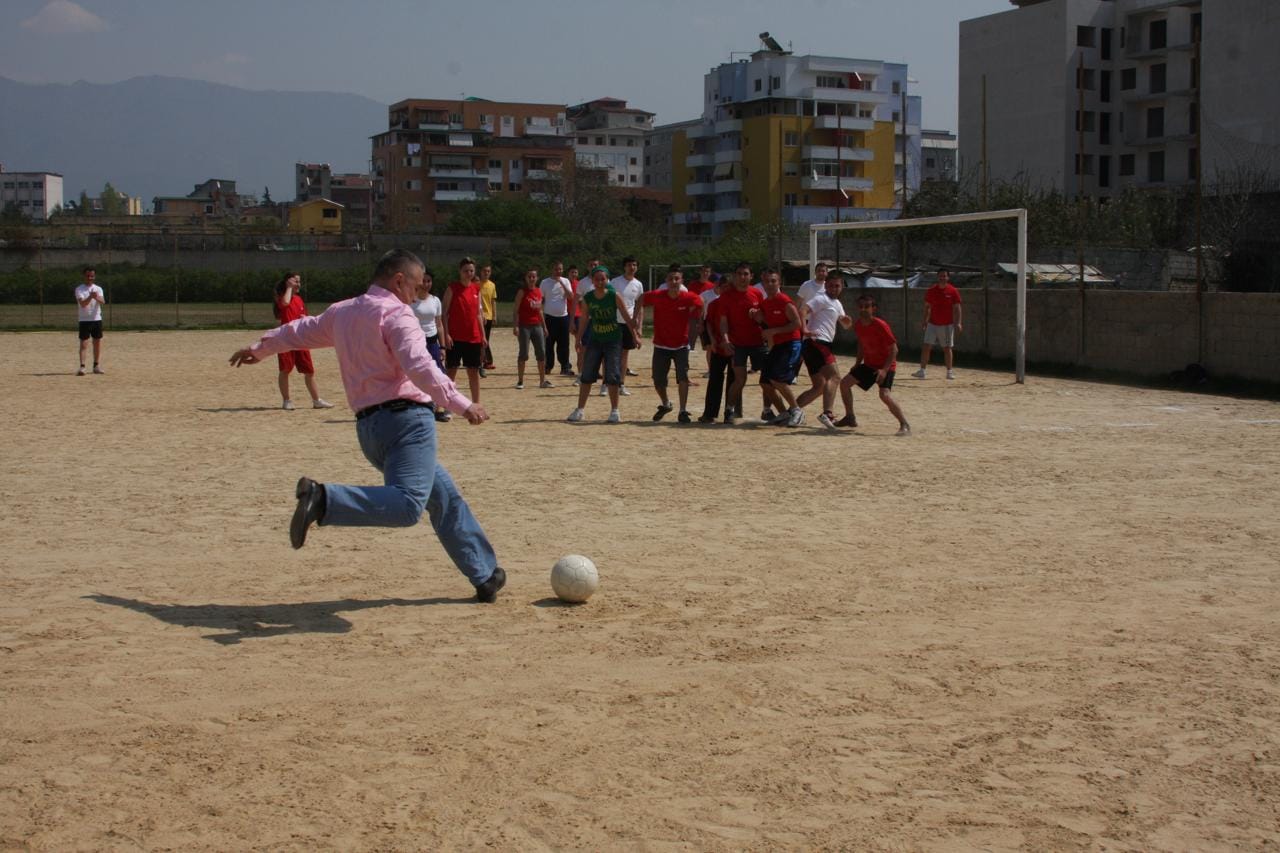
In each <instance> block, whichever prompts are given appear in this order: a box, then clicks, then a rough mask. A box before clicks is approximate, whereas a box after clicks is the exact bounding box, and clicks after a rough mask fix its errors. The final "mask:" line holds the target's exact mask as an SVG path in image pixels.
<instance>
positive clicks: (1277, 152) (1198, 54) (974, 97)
mask: <svg viewBox="0 0 1280 853" xmlns="http://www.w3.org/2000/svg"><path fill="white" fill-rule="evenodd" d="M1011 3H1012V5H1013V6H1015V7H1016V8H1014V9H1011V10H1009V11H1006V12H999V13H997V14H994V15H987V16H984V17H981V18H975V19H972V20H968V21H962V22H961V24H960V127H959V130H960V160H961V162H962V163H963V164H964V166H965V168H977V167H978V166H979V165H980V164H981V160H982V139H983V137H984V135H985V138H986V147H987V156H988V171H989V173H990V175H991V177H992V179H995V180H1002V179H1003V180H1009V179H1013V178H1015V177H1025V178H1026V179H1028V180H1030V181H1031V182H1032V183H1033V184H1035V185H1040V186H1048V187H1053V188H1056V189H1058V190H1061V191H1063V192H1064V193H1066V194H1067V195H1075V194H1077V193H1081V194H1084V195H1086V196H1092V197H1095V198H1103V199H1105V198H1107V197H1110V196H1114V195H1116V194H1118V193H1120V192H1122V191H1123V190H1124V189H1125V188H1127V187H1138V188H1151V189H1161V188H1169V187H1179V186H1187V185H1189V184H1191V183H1194V182H1195V180H1196V166H1197V161H1198V162H1199V163H1200V165H1201V168H1202V169H1203V174H1204V181H1205V182H1206V183H1209V184H1211V183H1212V182H1213V181H1214V180H1215V179H1216V176H1217V175H1218V174H1219V173H1220V172H1222V173H1225V172H1231V171H1233V170H1235V169H1236V168H1238V167H1242V166H1243V167H1245V168H1252V169H1264V170H1269V171H1270V172H1271V173H1272V174H1273V175H1280V110H1277V109H1275V107H1274V98H1271V99H1270V101H1268V100H1267V99H1268V97H1269V96H1266V95H1265V94H1263V93H1264V92H1265V91H1266V86H1267V85H1269V82H1270V81H1271V80H1273V79H1275V78H1276V77H1277V76H1278V75H1280V58H1278V57H1277V52H1276V51H1275V46H1274V41H1275V36H1276V34H1277V33H1280V4H1277V3H1276V2H1274V0H1215V2H1213V3H1202V2H1201V0H1011ZM984 80H985V92H986V96H985V101H986V104H985V106H986V110H985V112H986V123H985V128H984V126H983V90H984V86H983V81H984ZM1268 102H1271V103H1272V106H1271V107H1267V106H1266V103H1268ZM984 131H985V133H984ZM1198 155H1199V156H1198Z"/></svg>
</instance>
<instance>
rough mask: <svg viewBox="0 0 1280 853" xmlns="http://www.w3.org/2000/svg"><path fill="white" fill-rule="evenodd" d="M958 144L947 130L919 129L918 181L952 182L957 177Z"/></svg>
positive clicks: (952, 134)
mask: <svg viewBox="0 0 1280 853" xmlns="http://www.w3.org/2000/svg"><path fill="white" fill-rule="evenodd" d="M959 149H960V144H959V140H957V139H956V135H955V134H954V133H952V132H951V131H949V130H927V129H926V130H921V131H920V182H921V183H922V184H925V183H929V182H930V181H942V182H951V183H954V182H955V181H956V180H957V179H958V178H959V164H958V163H957V158H958V156H959V153H960V151H959Z"/></svg>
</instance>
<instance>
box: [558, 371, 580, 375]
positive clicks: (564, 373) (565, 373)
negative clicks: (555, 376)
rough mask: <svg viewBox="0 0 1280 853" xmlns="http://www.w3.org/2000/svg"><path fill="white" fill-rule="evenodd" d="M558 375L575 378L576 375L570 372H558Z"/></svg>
mask: <svg viewBox="0 0 1280 853" xmlns="http://www.w3.org/2000/svg"><path fill="white" fill-rule="evenodd" d="M560 375H561V376H577V375H578V374H576V373H574V372H573V371H572V370H562V371H560Z"/></svg>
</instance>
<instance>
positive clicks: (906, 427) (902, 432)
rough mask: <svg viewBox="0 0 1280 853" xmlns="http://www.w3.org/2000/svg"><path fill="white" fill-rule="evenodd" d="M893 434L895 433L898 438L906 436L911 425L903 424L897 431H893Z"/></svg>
mask: <svg viewBox="0 0 1280 853" xmlns="http://www.w3.org/2000/svg"><path fill="white" fill-rule="evenodd" d="M894 435H896V436H897V437H898V438H906V437H907V436H909V435H911V426H910V425H909V424H903V425H902V426H900V427H898V431H897V432H895V433H894Z"/></svg>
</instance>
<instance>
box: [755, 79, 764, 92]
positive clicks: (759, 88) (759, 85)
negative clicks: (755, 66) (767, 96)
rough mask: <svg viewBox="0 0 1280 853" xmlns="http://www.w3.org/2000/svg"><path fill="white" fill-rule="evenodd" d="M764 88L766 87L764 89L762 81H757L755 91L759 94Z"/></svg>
mask: <svg viewBox="0 0 1280 853" xmlns="http://www.w3.org/2000/svg"><path fill="white" fill-rule="evenodd" d="M762 88H764V87H763V81H761V80H757V81H756V88H755V90H756V91H757V92H759V91H760V90H761V89H762Z"/></svg>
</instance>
